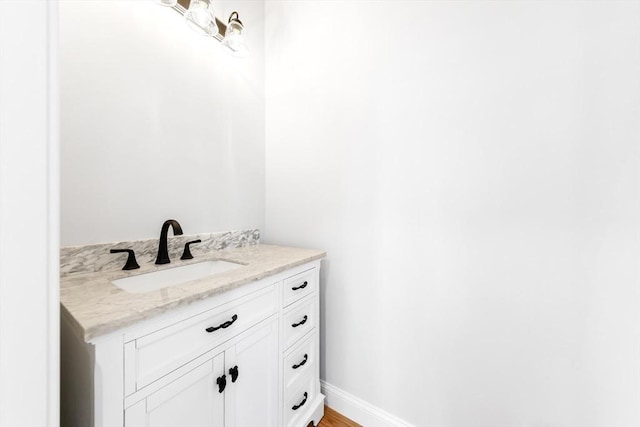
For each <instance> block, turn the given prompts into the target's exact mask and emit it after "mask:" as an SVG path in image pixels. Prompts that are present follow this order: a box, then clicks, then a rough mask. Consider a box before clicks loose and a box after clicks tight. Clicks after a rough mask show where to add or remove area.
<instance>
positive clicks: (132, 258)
mask: <svg viewBox="0 0 640 427" xmlns="http://www.w3.org/2000/svg"><path fill="white" fill-rule="evenodd" d="M109 252H111V253H112V254H118V253H121V252H126V253H128V254H129V256H128V257H127V263H126V264H125V265H124V267H122V269H123V270H135V269H137V268H140V266H139V265H138V262H137V261H136V254H135V253H134V252H133V249H111V250H110V251H109Z"/></svg>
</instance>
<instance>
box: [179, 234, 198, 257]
mask: <svg viewBox="0 0 640 427" xmlns="http://www.w3.org/2000/svg"><path fill="white" fill-rule="evenodd" d="M200 242H202V240H200V239H198V240H192V241H190V242H187V243H185V245H184V251H182V256H181V257H180V259H193V255H191V249H189V246H191V245H192V244H194V243H200Z"/></svg>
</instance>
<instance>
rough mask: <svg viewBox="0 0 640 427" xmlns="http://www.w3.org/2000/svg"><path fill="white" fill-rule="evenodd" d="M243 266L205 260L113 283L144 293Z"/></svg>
mask: <svg viewBox="0 0 640 427" xmlns="http://www.w3.org/2000/svg"><path fill="white" fill-rule="evenodd" d="M242 266H243V265H242V264H236V263H235V262H229V261H221V260H215V261H203V262H199V263H197V264H189V265H183V266H180V267H174V268H169V269H166V270H160V271H154V272H152V273H144V274H139V275H137V276H131V277H125V278H124V279H116V280H112V281H111V283H113V284H114V285H116V286H117V287H119V288H120V289H123V290H125V291H127V292H130V293H133V294H142V293H145V292H150V291H155V290H158V289H162V288H167V287H169V286H175V285H179V284H181V283H186V282H189V281H191V280H196V279H201V278H203V277H207V276H213V275H215V274H219V273H224V272H226V271H231V270H235V269H236V268H240V267H242Z"/></svg>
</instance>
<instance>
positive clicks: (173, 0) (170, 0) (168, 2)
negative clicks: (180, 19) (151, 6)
mask: <svg viewBox="0 0 640 427" xmlns="http://www.w3.org/2000/svg"><path fill="white" fill-rule="evenodd" d="M156 3H158V4H161V5H163V6H167V7H173V6H175V5H176V4H178V0H156Z"/></svg>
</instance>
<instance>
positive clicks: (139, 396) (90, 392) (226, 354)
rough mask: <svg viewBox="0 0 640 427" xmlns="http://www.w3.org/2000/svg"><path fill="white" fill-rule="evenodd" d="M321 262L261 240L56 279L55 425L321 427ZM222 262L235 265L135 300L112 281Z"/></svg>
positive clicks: (307, 253) (316, 254) (316, 253)
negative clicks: (162, 262) (57, 398)
mask: <svg viewBox="0 0 640 427" xmlns="http://www.w3.org/2000/svg"><path fill="white" fill-rule="evenodd" d="M323 256H324V253H323V252H320V251H314V250H307V249H296V248H286V247H278V246H270V245H261V244H258V245H250V246H244V247H237V248H230V249H225V250H220V251H212V252H210V253H208V254H206V255H205V256H197V257H195V259H193V260H189V261H186V262H182V261H178V262H174V263H172V264H169V265H163V266H156V265H152V264H143V267H142V268H141V269H139V270H134V271H131V272H127V271H118V270H115V271H114V270H109V271H97V272H90V273H77V274H71V275H67V276H64V277H63V278H62V279H61V303H62V322H61V324H62V332H61V341H62V351H61V353H62V355H61V359H62V366H61V377H62V378H61V384H62V387H61V398H62V408H61V412H62V425H65V426H78V427H80V426H81V427H87V426H96V427H103V426H104V427H107V426H108V427H111V426H117V427H138V426H149V427H156V426H216V427H218V426H219V427H222V426H224V427H235V426H265V427H266V426H286V427H304V426H307V425H308V424H309V422H314V424H315V425H317V423H318V422H319V420H320V418H321V417H322V415H323V409H324V403H323V402H324V396H323V395H322V394H321V393H320V383H319V363H318V346H319V342H318V314H319V308H318V307H319V302H318V299H319V298H318V282H319V269H320V259H321V258H322V257H323ZM220 260H223V261H224V262H225V263H234V264H237V265H238V268H233V269H229V270H224V271H221V272H217V273H214V274H210V275H205V276H203V277H200V278H197V279H194V280H189V281H187V282H185V283H179V284H176V285H172V286H165V287H162V288H160V289H155V290H148V291H146V292H139V293H137V292H135V291H132V289H131V288H128V290H125V289H127V288H126V287H125V289H123V288H121V287H119V286H117V285H115V284H114V282H116V283H118V281H119V280H120V281H121V280H122V279H127V278H128V277H132V276H136V277H141V276H144V275H146V274H154V273H161V275H162V274H164V273H162V272H164V271H167V270H169V269H172V268H176V267H178V266H181V267H189V266H195V267H189V269H190V270H189V271H191V270H193V269H196V268H197V267H198V266H197V264H201V263H203V262H212V261H220ZM211 265H213V264H211ZM176 271H179V270H174V272H176ZM185 271H186V270H185ZM148 277H151V278H153V277H155V276H152V275H150V276H148ZM158 277H160V276H158Z"/></svg>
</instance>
